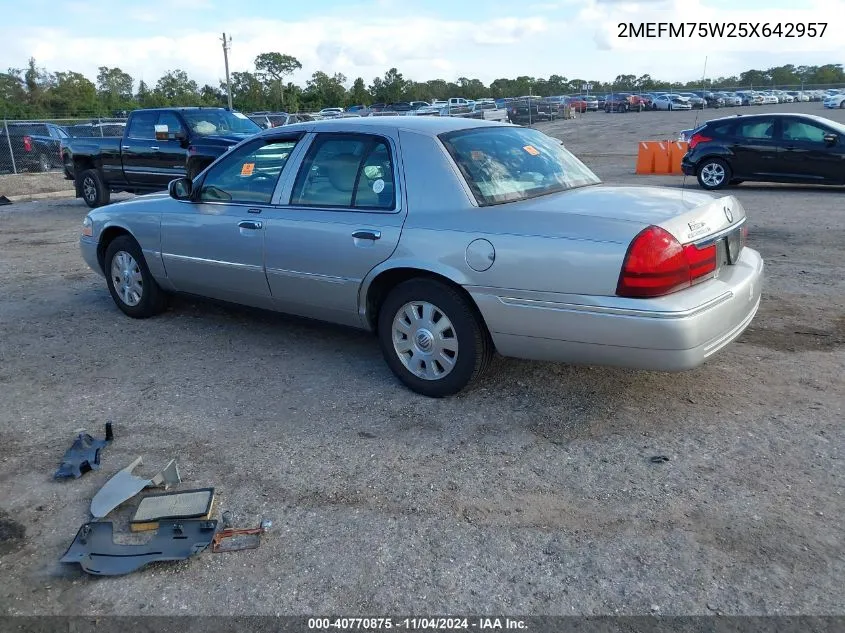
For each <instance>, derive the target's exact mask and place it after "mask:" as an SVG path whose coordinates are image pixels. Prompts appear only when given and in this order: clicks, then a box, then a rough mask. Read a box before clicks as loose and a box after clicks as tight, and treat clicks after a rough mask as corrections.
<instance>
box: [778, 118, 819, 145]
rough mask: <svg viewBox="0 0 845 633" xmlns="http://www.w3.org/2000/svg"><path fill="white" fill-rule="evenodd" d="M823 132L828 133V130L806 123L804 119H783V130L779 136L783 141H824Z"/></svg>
mask: <svg viewBox="0 0 845 633" xmlns="http://www.w3.org/2000/svg"><path fill="white" fill-rule="evenodd" d="M825 134H829V132H828V131H827V130H825V129H824V128H821V127H819V126H818V125H814V124H812V123H806V122H805V121H790V120H788V119H786V120H784V121H783V132H782V133H781V136H782V137H783V140H784V141H799V142H803V143H824V137H825Z"/></svg>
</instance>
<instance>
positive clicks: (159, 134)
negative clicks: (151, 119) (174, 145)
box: [155, 125, 168, 141]
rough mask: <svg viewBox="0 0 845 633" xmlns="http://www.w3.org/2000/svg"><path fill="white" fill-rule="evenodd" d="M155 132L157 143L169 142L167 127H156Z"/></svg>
mask: <svg viewBox="0 0 845 633" xmlns="http://www.w3.org/2000/svg"><path fill="white" fill-rule="evenodd" d="M155 131H156V140H157V141H166V140H167V137H168V134H167V132H168V130H167V126H166V125H156V126H155Z"/></svg>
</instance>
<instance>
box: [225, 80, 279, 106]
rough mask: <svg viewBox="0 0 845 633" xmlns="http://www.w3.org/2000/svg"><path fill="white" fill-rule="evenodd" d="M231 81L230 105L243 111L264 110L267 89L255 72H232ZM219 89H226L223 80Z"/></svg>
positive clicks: (266, 101)
mask: <svg viewBox="0 0 845 633" xmlns="http://www.w3.org/2000/svg"><path fill="white" fill-rule="evenodd" d="M231 81H232V105H233V106H234V107H235V108H237V109H238V110H243V111H244V112H257V111H260V110H266V109H267V107H268V106H267V104H268V103H269V100H268V99H267V94H266V92H267V90H266V87H265V86H264V84H263V83H261V80H260V79H259V78H258V76H257V75H256V74H255V73H251V72H234V73H232V75H231ZM220 88H221V90H224V91H225V89H226V84H225V82H221V84H220Z"/></svg>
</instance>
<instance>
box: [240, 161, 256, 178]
mask: <svg viewBox="0 0 845 633" xmlns="http://www.w3.org/2000/svg"><path fill="white" fill-rule="evenodd" d="M254 169H255V163H244V166H243V167H241V176H252V171H253V170H254Z"/></svg>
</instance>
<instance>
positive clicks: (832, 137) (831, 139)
mask: <svg viewBox="0 0 845 633" xmlns="http://www.w3.org/2000/svg"><path fill="white" fill-rule="evenodd" d="M838 140H839V137H838V136H837V135H836V134H825V135H824V142H825V143H826V144H827V145H836V142H837V141H838Z"/></svg>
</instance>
